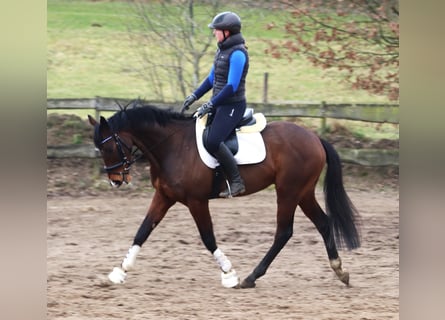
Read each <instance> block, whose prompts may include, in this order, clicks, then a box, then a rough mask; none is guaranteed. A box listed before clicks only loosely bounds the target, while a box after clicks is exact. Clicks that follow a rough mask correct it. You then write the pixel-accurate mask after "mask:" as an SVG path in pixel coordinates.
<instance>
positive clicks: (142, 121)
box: [108, 101, 193, 132]
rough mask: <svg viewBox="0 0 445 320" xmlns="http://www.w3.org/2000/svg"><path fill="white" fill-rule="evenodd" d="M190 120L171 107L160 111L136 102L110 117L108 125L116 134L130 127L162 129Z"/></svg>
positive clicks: (187, 116)
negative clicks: (160, 127) (161, 127)
mask: <svg viewBox="0 0 445 320" xmlns="http://www.w3.org/2000/svg"><path fill="white" fill-rule="evenodd" d="M191 119H193V118H192V117H191V116H189V115H183V114H181V113H179V112H175V111H173V107H171V108H169V109H160V108H158V107H156V106H153V105H142V104H140V103H138V102H137V101H136V102H133V103H131V104H130V105H129V106H127V107H125V108H122V109H121V110H120V111H118V112H116V113H115V114H114V115H112V116H111V117H110V118H109V119H108V123H109V124H110V126H111V129H112V130H113V131H114V132H118V131H120V130H123V129H126V128H128V127H130V126H131V127H132V128H135V129H137V128H141V127H145V126H150V125H155V124H157V125H160V126H163V127H164V126H166V125H167V124H168V123H170V122H172V120H183V121H190V120H191Z"/></svg>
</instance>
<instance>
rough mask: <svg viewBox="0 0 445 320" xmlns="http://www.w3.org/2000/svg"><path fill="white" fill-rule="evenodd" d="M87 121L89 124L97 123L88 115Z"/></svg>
mask: <svg viewBox="0 0 445 320" xmlns="http://www.w3.org/2000/svg"><path fill="white" fill-rule="evenodd" d="M88 121H89V122H90V124H91V125H92V126H93V127H94V126H95V125H96V124H97V121H96V119H94V118H93V117H92V116H90V115H88Z"/></svg>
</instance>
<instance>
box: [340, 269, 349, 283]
mask: <svg viewBox="0 0 445 320" xmlns="http://www.w3.org/2000/svg"><path fill="white" fill-rule="evenodd" d="M338 278H339V279H340V281H341V282H343V283H344V284H345V285H347V286H349V272H343V273H342V274H341V275H339V276H338Z"/></svg>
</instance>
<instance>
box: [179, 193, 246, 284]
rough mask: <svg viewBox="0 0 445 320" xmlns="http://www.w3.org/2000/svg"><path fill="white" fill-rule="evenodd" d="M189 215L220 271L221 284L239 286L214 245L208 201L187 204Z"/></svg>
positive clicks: (223, 256)
mask: <svg viewBox="0 0 445 320" xmlns="http://www.w3.org/2000/svg"><path fill="white" fill-rule="evenodd" d="M188 207H189V209H190V213H191V214H192V216H193V219H194V220H195V223H196V226H197V227H198V231H199V234H200V236H201V239H202V242H203V243H204V245H205V247H206V248H207V250H209V251H210V252H211V253H212V254H213V257H214V259H215V261H216V263H217V264H218V265H219V267H220V269H221V284H222V285H223V286H224V287H226V288H234V287H237V286H238V284H239V277H238V275H237V274H236V271H235V269H233V268H232V263H231V262H230V260H229V259H228V258H227V257H226V255H225V254H224V252H222V250H221V249H219V248H218V247H217V245H216V240H215V234H214V232H213V223H212V219H211V216H210V212H209V206H208V201H206V202H202V201H196V202H193V203H188Z"/></svg>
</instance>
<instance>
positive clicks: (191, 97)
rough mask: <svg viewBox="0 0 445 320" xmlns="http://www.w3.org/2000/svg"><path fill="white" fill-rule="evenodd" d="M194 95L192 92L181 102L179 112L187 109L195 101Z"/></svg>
mask: <svg viewBox="0 0 445 320" xmlns="http://www.w3.org/2000/svg"><path fill="white" fill-rule="evenodd" d="M196 99H197V98H196V96H195V95H194V94H193V93H192V94H191V95H189V96H188V97H187V98H185V100H184V103H183V104H182V108H181V113H184V111H185V110H188V109H189V108H190V106H191V105H192V103H193V102H195V101H196Z"/></svg>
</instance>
